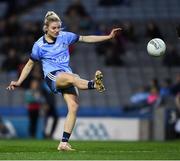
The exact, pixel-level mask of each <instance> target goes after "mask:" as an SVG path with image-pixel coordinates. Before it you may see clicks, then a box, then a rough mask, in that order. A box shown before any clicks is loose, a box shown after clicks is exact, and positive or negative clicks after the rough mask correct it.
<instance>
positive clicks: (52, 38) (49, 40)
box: [44, 34, 56, 43]
mask: <svg viewBox="0 0 180 161" xmlns="http://www.w3.org/2000/svg"><path fill="white" fill-rule="evenodd" d="M44 37H45V40H46V41H47V42H48V43H53V42H54V41H56V37H52V36H50V35H47V34H45V36H44Z"/></svg>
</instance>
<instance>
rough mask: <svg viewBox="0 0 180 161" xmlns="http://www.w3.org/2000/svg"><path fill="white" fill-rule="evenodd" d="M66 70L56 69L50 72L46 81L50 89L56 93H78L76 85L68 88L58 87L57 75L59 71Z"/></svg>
mask: <svg viewBox="0 0 180 161" xmlns="http://www.w3.org/2000/svg"><path fill="white" fill-rule="evenodd" d="M61 72H65V71H63V70H56V71H52V72H50V73H48V74H47V75H46V77H45V81H46V83H47V85H48V87H49V88H50V90H51V91H52V92H53V93H55V94H63V93H70V94H76V95H77V94H78V91H77V89H76V88H75V87H74V86H71V87H68V88H63V89H60V88H57V87H56V76H57V74H58V73H61Z"/></svg>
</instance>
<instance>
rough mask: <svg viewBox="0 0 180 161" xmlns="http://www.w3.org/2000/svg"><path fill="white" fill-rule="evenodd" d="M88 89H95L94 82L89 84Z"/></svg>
mask: <svg viewBox="0 0 180 161" xmlns="http://www.w3.org/2000/svg"><path fill="white" fill-rule="evenodd" d="M88 89H95V88H94V81H93V80H91V81H89V82H88Z"/></svg>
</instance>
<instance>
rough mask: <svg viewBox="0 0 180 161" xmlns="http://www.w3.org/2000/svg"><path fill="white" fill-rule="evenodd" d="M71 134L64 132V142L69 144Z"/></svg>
mask: <svg viewBox="0 0 180 161" xmlns="http://www.w3.org/2000/svg"><path fill="white" fill-rule="evenodd" d="M70 136H71V134H70V133H67V132H65V131H64V132H63V137H62V142H68V140H69V138H70Z"/></svg>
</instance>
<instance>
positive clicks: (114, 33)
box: [109, 28, 122, 38]
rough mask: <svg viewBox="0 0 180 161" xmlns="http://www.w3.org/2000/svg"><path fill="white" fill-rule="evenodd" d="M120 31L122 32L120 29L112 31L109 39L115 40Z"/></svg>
mask: <svg viewBox="0 0 180 161" xmlns="http://www.w3.org/2000/svg"><path fill="white" fill-rule="evenodd" d="M121 30H122V28H115V29H112V31H111V33H110V34H109V36H110V38H115V37H116V35H118V34H119V32H120V31H121Z"/></svg>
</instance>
